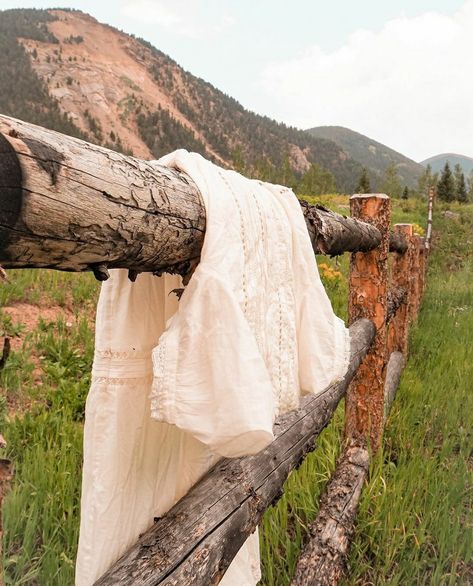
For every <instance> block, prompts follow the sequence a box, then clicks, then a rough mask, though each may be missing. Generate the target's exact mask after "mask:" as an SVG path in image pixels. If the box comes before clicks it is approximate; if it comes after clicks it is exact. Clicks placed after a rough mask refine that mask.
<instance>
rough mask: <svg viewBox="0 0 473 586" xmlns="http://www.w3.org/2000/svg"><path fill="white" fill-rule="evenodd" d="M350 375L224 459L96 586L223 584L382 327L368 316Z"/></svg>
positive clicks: (355, 343) (360, 325)
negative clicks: (246, 449) (255, 445)
mask: <svg viewBox="0 0 473 586" xmlns="http://www.w3.org/2000/svg"><path fill="white" fill-rule="evenodd" d="M350 334H351V358H350V365H349V368H348V371H347V373H346V376H345V378H344V379H343V380H342V381H340V382H338V383H336V384H334V385H332V386H330V387H328V388H327V389H326V390H325V391H324V392H323V393H322V394H320V395H318V396H317V397H314V396H307V397H305V398H304V399H303V400H302V401H301V406H300V408H299V409H298V410H295V411H291V412H290V413H287V414H285V415H283V416H281V417H280V418H278V420H277V421H276V423H275V427H274V432H275V440H274V441H273V442H272V443H271V445H270V446H268V447H267V448H266V449H265V450H262V451H261V452H260V453H259V454H257V455H255V456H250V457H246V458H237V459H225V460H222V461H221V462H219V463H218V464H217V465H216V466H215V467H214V468H213V469H212V470H211V471H210V472H209V473H208V474H207V475H206V476H205V477H204V478H203V479H202V480H201V481H200V482H199V483H197V484H196V485H195V486H194V487H193V488H192V489H191V490H190V491H189V492H188V493H187V495H186V496H185V497H184V498H183V499H181V500H180V501H179V502H178V503H177V504H176V505H175V506H174V507H173V508H172V509H171V510H170V511H169V512H168V513H167V514H166V515H165V516H164V517H163V518H161V519H159V520H157V522H156V523H155V524H154V525H153V526H152V527H151V528H150V529H149V530H148V531H147V532H146V533H145V534H144V535H143V536H142V537H141V538H140V539H139V541H138V542H137V543H136V544H135V545H134V546H133V547H132V548H131V549H130V550H129V551H128V552H127V553H125V554H124V555H123V556H122V557H121V558H120V560H118V562H117V563H116V564H115V565H114V566H113V567H112V568H110V570H109V571H108V572H107V573H106V574H105V575H104V576H103V577H102V578H101V579H100V580H98V581H97V583H96V586H112V585H113V586H115V585H116V584H121V585H122V586H131V585H134V586H155V585H158V584H163V585H164V584H166V586H182V585H183V584H186V585H200V586H208V585H209V584H217V583H218V582H219V581H220V579H221V577H222V576H223V574H224V572H225V570H226V569H227V567H228V565H229V564H230V562H231V560H232V559H233V557H234V556H235V554H236V553H237V551H238V549H239V548H240V547H241V545H242V544H243V542H244V541H245V539H246V538H247V537H248V536H249V535H250V534H251V533H252V532H253V531H254V530H255V528H256V527H257V525H258V523H259V521H260V520H261V517H262V515H263V513H264V511H265V510H266V509H267V508H268V507H269V506H270V505H271V504H272V503H274V502H276V501H277V500H278V499H279V498H280V496H281V495H282V488H283V484H284V482H285V480H286V479H287V477H288V475H289V473H290V472H291V471H292V470H294V469H295V468H297V467H298V466H299V465H300V464H301V463H302V461H303V460H304V457H305V456H306V454H307V453H308V452H309V451H311V450H313V449H314V447H315V441H316V439H317V437H318V436H319V434H320V432H321V431H322V429H324V427H325V426H326V425H327V424H328V422H329V421H330V419H331V417H332V415H333V413H334V411H335V409H336V407H337V405H338V403H339V401H340V399H341V398H342V397H343V396H344V394H345V392H346V389H347V387H348V384H349V381H350V380H351V379H352V378H353V376H354V373H355V372H356V370H357V368H358V366H359V365H360V363H361V361H362V359H363V357H364V356H365V354H366V352H367V351H368V348H369V346H370V344H371V342H372V340H373V337H374V334H375V328H374V325H373V324H372V323H371V322H370V321H369V320H366V319H362V320H359V321H357V322H356V323H354V324H353V325H352V326H351V327H350Z"/></svg>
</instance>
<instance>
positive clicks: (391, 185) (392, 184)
mask: <svg viewBox="0 0 473 586" xmlns="http://www.w3.org/2000/svg"><path fill="white" fill-rule="evenodd" d="M380 191H381V193H385V194H386V195H389V197H398V198H399V197H401V194H402V186H401V183H400V181H399V176H398V174H397V167H396V164H395V163H390V164H389V165H388V166H387V167H386V169H385V170H384V175H383V180H382V182H381V186H380Z"/></svg>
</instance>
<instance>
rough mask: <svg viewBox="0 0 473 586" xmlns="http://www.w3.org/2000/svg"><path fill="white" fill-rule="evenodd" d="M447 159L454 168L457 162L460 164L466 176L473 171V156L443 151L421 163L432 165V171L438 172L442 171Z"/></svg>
mask: <svg viewBox="0 0 473 586" xmlns="http://www.w3.org/2000/svg"><path fill="white" fill-rule="evenodd" d="M447 161H448V163H449V165H450V167H451V168H452V169H453V167H455V165H456V164H459V165H460V167H461V168H462V170H463V173H464V174H465V176H466V175H469V174H470V173H471V172H472V171H473V158H472V157H467V156H465V155H457V154H455V153H442V154H440V155H435V156H434V157H429V158H428V159H425V161H422V162H421V165H423V166H424V167H427V165H430V166H431V167H432V171H433V172H434V173H437V172H441V171H442V169H443V168H444V167H445V163H446V162H447Z"/></svg>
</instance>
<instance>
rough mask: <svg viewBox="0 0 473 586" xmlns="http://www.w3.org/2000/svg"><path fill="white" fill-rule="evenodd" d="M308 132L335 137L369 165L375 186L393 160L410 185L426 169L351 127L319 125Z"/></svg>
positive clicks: (360, 161)
mask: <svg viewBox="0 0 473 586" xmlns="http://www.w3.org/2000/svg"><path fill="white" fill-rule="evenodd" d="M307 132H308V133H309V134H310V135H311V136H314V137H316V138H323V139H326V140H332V141H333V142H335V143H336V144H338V146H339V147H341V148H342V149H343V150H344V151H345V152H346V153H347V155H349V156H350V157H351V158H352V159H354V160H356V161H358V162H359V163H361V164H362V165H363V166H364V167H366V168H367V169H368V171H369V173H370V177H371V179H372V183H373V186H375V185H376V184H377V183H378V182H379V179H380V178H381V177H382V175H383V172H384V170H385V169H386V167H388V165H390V164H391V163H394V164H395V165H396V168H397V171H398V174H399V179H400V181H401V183H402V184H405V185H407V186H408V187H415V186H416V183H417V179H418V178H419V176H420V175H421V174H422V173H423V171H424V168H423V167H422V165H421V164H420V163H416V162H415V161H413V160H412V159H409V158H408V157H405V156H404V155H402V154H401V153H398V152H397V151H395V150H393V149H390V148H389V147H387V146H386V145H384V144H381V143H380V142H377V141H376V140H373V139H371V138H369V137H368V136H365V135H364V134H360V133H359V132H355V131H353V130H350V129H349V128H344V127H343V126H318V127H316V128H310V129H309V130H307Z"/></svg>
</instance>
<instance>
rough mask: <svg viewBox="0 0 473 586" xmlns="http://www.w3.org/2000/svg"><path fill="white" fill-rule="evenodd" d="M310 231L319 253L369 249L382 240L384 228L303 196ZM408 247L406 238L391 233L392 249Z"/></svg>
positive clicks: (329, 253) (314, 245)
mask: <svg viewBox="0 0 473 586" xmlns="http://www.w3.org/2000/svg"><path fill="white" fill-rule="evenodd" d="M300 204H301V207H302V210H303V212H304V217H305V220H306V224H307V229H308V231H309V235H310V239H311V242H312V247H313V249H314V251H315V252H316V253H317V254H327V255H329V256H337V255H339V254H343V253H344V252H368V251H369V250H373V249H374V248H376V247H377V246H379V243H380V242H381V232H380V231H379V230H378V229H377V228H376V226H373V225H372V224H368V223H366V222H360V221H359V220H357V219H355V218H350V217H347V216H341V215H340V214H336V213H335V212H332V211H331V210H329V209H328V208H326V207H324V206H321V205H310V204H309V203H307V202H306V201H304V200H300ZM406 248H407V243H406V242H405V240H404V239H403V238H402V237H400V236H399V235H397V234H395V233H391V234H390V240H389V250H390V252H400V253H402V252H403V251H404V250H406Z"/></svg>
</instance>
